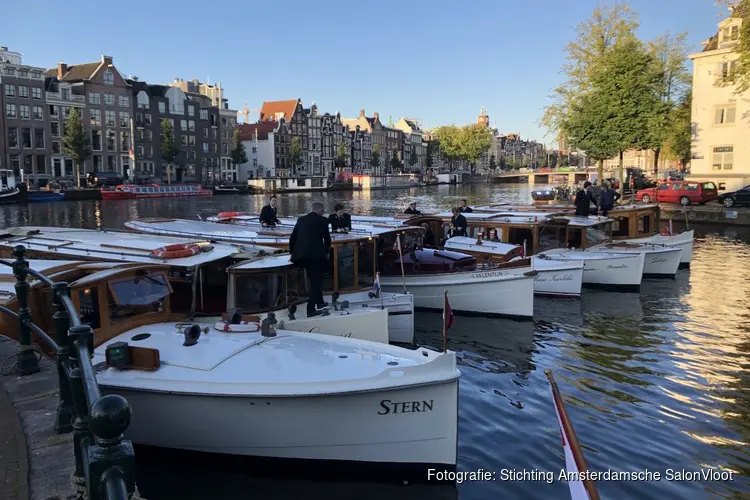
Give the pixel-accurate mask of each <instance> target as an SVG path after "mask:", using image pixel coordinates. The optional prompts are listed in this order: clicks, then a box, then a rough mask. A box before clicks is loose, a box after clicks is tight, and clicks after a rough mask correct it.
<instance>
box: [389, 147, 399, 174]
mask: <svg viewBox="0 0 750 500" xmlns="http://www.w3.org/2000/svg"><path fill="white" fill-rule="evenodd" d="M400 170H401V160H399V158H398V153H397V152H396V151H394V152H393V156H391V172H399V171H400Z"/></svg>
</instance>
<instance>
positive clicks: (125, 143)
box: [120, 130, 130, 151]
mask: <svg viewBox="0 0 750 500" xmlns="http://www.w3.org/2000/svg"><path fill="white" fill-rule="evenodd" d="M120 151H130V132H128V131H127V130H121V131H120Z"/></svg>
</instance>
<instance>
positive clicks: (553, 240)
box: [539, 224, 568, 252]
mask: <svg viewBox="0 0 750 500" xmlns="http://www.w3.org/2000/svg"><path fill="white" fill-rule="evenodd" d="M565 229H566V225H565V224H545V225H544V226H542V230H541V231H540V232H539V251H540V252H543V251H545V250H552V249H553V248H565V247H566V246H568V245H567V242H566V241H565Z"/></svg>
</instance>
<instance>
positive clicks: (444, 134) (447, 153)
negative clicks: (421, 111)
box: [435, 125, 462, 172]
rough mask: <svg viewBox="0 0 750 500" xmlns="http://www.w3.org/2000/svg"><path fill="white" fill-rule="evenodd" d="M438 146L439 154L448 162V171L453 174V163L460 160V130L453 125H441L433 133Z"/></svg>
mask: <svg viewBox="0 0 750 500" xmlns="http://www.w3.org/2000/svg"><path fill="white" fill-rule="evenodd" d="M435 135H436V136H437V137H438V142H439V144H440V154H441V155H442V157H443V158H444V159H445V160H448V170H449V171H450V172H453V162H454V161H457V160H459V159H461V154H462V153H461V129H459V128H458V127H456V126H455V125H443V126H442V127H438V129H437V130H436V131H435Z"/></svg>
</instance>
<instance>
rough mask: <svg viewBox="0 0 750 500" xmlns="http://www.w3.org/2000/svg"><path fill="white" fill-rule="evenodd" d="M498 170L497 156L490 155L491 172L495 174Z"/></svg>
mask: <svg viewBox="0 0 750 500" xmlns="http://www.w3.org/2000/svg"><path fill="white" fill-rule="evenodd" d="M496 168H497V164H496V163H495V155H494V154H492V155H490V172H494V171H495V169H496Z"/></svg>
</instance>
